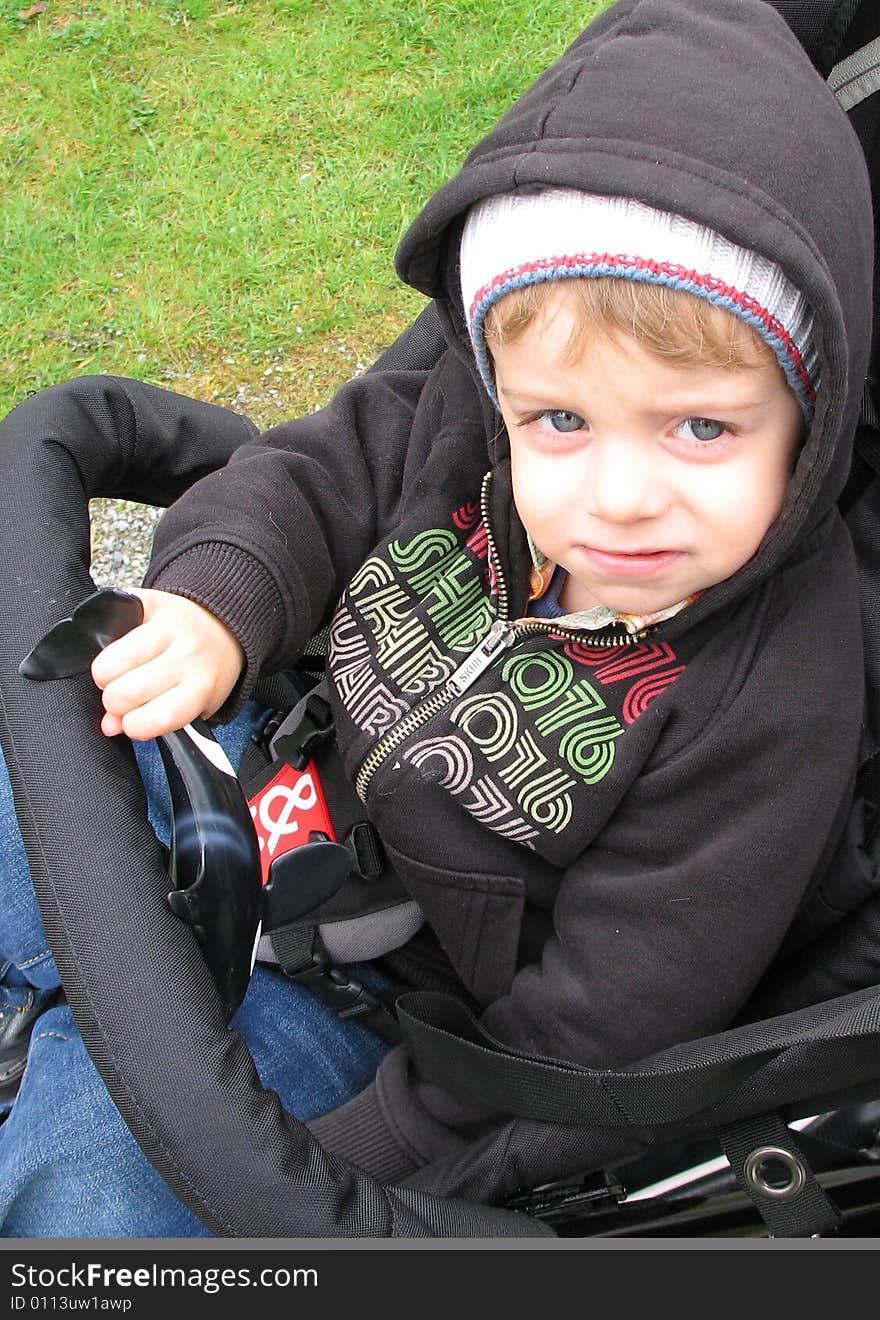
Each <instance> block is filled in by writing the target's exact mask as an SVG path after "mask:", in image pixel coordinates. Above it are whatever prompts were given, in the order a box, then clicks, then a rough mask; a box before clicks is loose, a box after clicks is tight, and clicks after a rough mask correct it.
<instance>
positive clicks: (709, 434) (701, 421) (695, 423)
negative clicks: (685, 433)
mask: <svg viewBox="0 0 880 1320" xmlns="http://www.w3.org/2000/svg"><path fill="white" fill-rule="evenodd" d="M684 427H688V429H689V431H690V437H689V438H690V439H691V440H704V441H707V440H720V439H721V437H722V436H723V435H724V432H725V430H726V429H727V428H726V427H724V426H723V425H722V424H721V422H715V421H713V420H712V418H711V417H688V418H687V420H686V421H684V422H682V424H681V426H680V427H679V430H683V429H684Z"/></svg>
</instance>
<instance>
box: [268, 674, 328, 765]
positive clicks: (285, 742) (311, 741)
mask: <svg viewBox="0 0 880 1320" xmlns="http://www.w3.org/2000/svg"><path fill="white" fill-rule="evenodd" d="M332 733H333V711H332V709H331V707H330V702H329V701H327V699H326V697H325V696H323V695H322V694H321V693H320V692H319V691H317V690H313V691H312V692H307V693H306V695H305V696H304V697H303V698H302V699H301V700H300V701H298V702H297V703H296V705H295V706H294V708H293V710H291V711H290V712H289V713H288V714H287V715H286V716H285V717H284V719H283V720H281V722H280V723H278V724H277V725H276V724H275V723H274V721H270V723H269V724H268V725H267V726H266V730H265V732H264V735H263V737H264V741H265V742H267V743H268V746H269V754H270V756H272V757H273V758H274V759H276V760H282V761H286V762H287V764H288V765H292V766H293V768H294V770H305V768H306V766H307V765H308V763H309V761H310V760H311V759H312V756H313V754H314V751H315V748H316V747H318V746H319V745H320V744H321V743H322V742H324V741H325V739H327V738H329V737H330V736H331V734H332Z"/></svg>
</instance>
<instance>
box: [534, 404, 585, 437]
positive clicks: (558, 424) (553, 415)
mask: <svg viewBox="0 0 880 1320" xmlns="http://www.w3.org/2000/svg"><path fill="white" fill-rule="evenodd" d="M542 420H544V421H547V422H549V423H550V425H551V426H552V427H553V430H554V431H561V432H568V431H579V430H580V429H581V427H582V426H583V424H584V419H583V417H578V415H577V413H573V412H566V411H565V410H564V409H562V408H559V409H555V410H554V411H553V412H545V413H544V414H543V418H542Z"/></svg>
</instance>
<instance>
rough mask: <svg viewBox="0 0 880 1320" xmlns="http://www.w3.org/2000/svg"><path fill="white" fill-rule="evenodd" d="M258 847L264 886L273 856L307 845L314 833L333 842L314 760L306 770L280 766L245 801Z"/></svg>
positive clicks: (334, 838) (334, 840) (328, 815)
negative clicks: (248, 808) (267, 780)
mask: <svg viewBox="0 0 880 1320" xmlns="http://www.w3.org/2000/svg"><path fill="white" fill-rule="evenodd" d="M248 805H249V806H250V809H251V816H252V817H253V822H254V828H255V830H256V832H257V839H258V840H259V844H260V869H261V874H262V880H263V884H265V883H266V881H267V880H268V877H269V867H270V866H271V865H272V863H273V862H274V860H275V858H276V857H281V856H283V854H284V853H286V852H290V850H291V848H300V847H302V845H303V844H304V843H308V842H309V837H310V835H311V834H312V833H313V832H314V831H316V830H317V831H320V832H321V833H322V834H325V835H326V836H327V837H328V838H329V839H330V840H331V841H332V842H334V843H335V842H336V835H335V833H334V831H333V825H332V824H331V821H330V812H329V811H328V810H327V801H326V799H325V797H324V790H323V789H322V787H321V780H320V779H319V777H318V771H317V769H316V767H315V763H314V761H309V763H308V765H307V766H306V768H305V770H294V768H293V766H291V765H283V766H282V767H281V769H280V770H279V771H278V773H277V774H276V775H274V776H273V777H272V778H271V779H270V780H269V782H268V783H267V784H265V785H264V786H263V787H262V788H261V789H260V790H259V792H257V793H255V794H254V795H253V797H251V798H250V799H249V800H248Z"/></svg>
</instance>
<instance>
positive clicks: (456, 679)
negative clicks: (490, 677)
mask: <svg viewBox="0 0 880 1320" xmlns="http://www.w3.org/2000/svg"><path fill="white" fill-rule="evenodd" d="M515 641H516V628H514V626H513V624H512V623H510V622H509V620H507V619H496V620H495V622H494V623H493V624H492V627H491V628H490V629H489V631H488V633H487V634H486V636H485V637H484V638H483V640H482V641H481V642H480V645H479V646H478V647H477V648H476V650H475V651H471V653H470V655H469V656H468V658H467V660H465V661H464V663H463V664H460V665H459V667H458V669H456V671H455V673H454V674H453V675H452V677H451V678H450V679H449V680H448V682H447V687H448V688H449V689H450V690H451V691H452V693H453V694H454V695H455V696H457V697H460V696H461V694H462V693H463V692H466V691H467V689H468V688H469V687H470V685H471V684H472V683H474V682H476V680H477V679H478V678H479V677H480V674H482V673H483V671H484V670H486V669H488V668H489V666H490V665H491V663H492V661H493V660H494V659H495V657H496V656H497V655H498V653H499V652H500V651H505V650H506V649H507V647H508V646H513V643H514V642H515Z"/></svg>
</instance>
